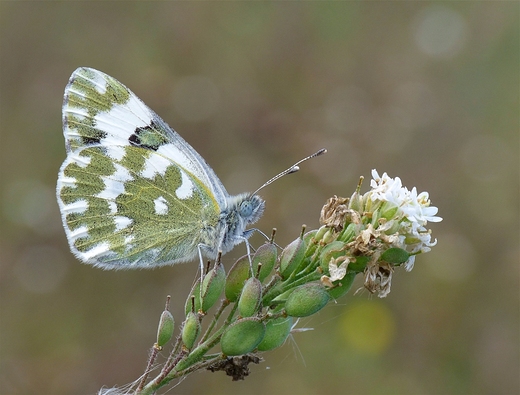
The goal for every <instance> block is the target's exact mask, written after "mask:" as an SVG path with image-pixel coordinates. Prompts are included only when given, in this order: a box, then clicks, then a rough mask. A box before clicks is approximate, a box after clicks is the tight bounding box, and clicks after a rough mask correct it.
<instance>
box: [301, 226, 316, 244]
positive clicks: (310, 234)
mask: <svg viewBox="0 0 520 395" xmlns="http://www.w3.org/2000/svg"><path fill="white" fill-rule="evenodd" d="M317 234H318V230H317V229H314V230H311V231H309V232H307V233H305V234H304V235H303V241H304V242H305V245H311V244H313V243H314V242H313V241H312V239H313V238H314V237H315V236H316V235H317Z"/></svg>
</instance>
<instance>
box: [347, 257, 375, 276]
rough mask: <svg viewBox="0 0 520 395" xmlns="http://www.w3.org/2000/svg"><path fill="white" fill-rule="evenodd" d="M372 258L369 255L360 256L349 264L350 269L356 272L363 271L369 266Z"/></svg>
mask: <svg viewBox="0 0 520 395" xmlns="http://www.w3.org/2000/svg"><path fill="white" fill-rule="evenodd" d="M369 260H370V258H369V257H368V256H358V257H356V260H355V261H354V262H350V263H349V264H348V270H353V271H355V272H356V273H361V272H362V271H364V270H365V268H366V267H367V263H368V261H369Z"/></svg>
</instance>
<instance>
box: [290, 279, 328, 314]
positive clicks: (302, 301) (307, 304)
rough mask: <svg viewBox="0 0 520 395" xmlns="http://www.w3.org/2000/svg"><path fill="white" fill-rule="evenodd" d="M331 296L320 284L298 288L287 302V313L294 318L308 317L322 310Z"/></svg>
mask: <svg viewBox="0 0 520 395" xmlns="http://www.w3.org/2000/svg"><path fill="white" fill-rule="evenodd" d="M329 299H330V296H329V294H328V292H327V290H326V289H325V287H324V286H323V285H321V284H319V283H310V284H304V285H301V286H299V287H298V288H296V289H295V290H294V291H293V292H292V293H291V294H290V295H289V296H288V297H287V301H286V302H285V311H286V312H287V315H290V316H292V317H307V316H309V315H312V314H314V313H316V312H317V311H319V310H321V309H322V308H323V307H324V306H325V305H326V304H327V302H328V301H329Z"/></svg>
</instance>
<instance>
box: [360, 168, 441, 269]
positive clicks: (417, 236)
mask: <svg viewBox="0 0 520 395" xmlns="http://www.w3.org/2000/svg"><path fill="white" fill-rule="evenodd" d="M372 178H373V179H372V180H371V181H370V186H371V187H372V190H371V191H369V192H368V193H367V195H368V197H369V198H370V200H371V201H372V202H373V203H376V204H377V203H380V204H385V202H388V203H387V205H388V206H389V207H392V206H393V207H397V212H396V213H395V215H394V220H397V221H399V230H398V233H399V243H398V244H400V247H401V248H403V249H406V250H407V251H408V252H409V253H411V254H412V256H410V259H408V261H407V262H406V263H405V265H404V266H405V268H406V270H407V271H410V270H412V268H413V265H414V263H415V254H417V253H419V252H428V251H430V249H431V248H430V247H432V246H434V245H435V244H437V239H435V240H434V241H431V233H430V231H429V230H428V229H426V225H427V223H428V221H430V222H440V221H442V218H441V217H437V216H435V214H437V212H438V208H437V207H434V206H430V199H429V195H428V192H421V193H420V194H417V189H416V188H415V187H413V188H412V190H411V191H409V190H408V189H407V188H406V187H404V186H403V185H402V183H401V179H400V178H399V177H396V178H391V177H389V176H388V175H387V174H386V173H383V175H382V176H381V177H380V176H379V173H378V172H377V171H376V170H375V169H374V170H372ZM388 225H390V224H387V226H388Z"/></svg>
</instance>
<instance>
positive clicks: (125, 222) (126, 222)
mask: <svg viewBox="0 0 520 395" xmlns="http://www.w3.org/2000/svg"><path fill="white" fill-rule="evenodd" d="M114 221H115V223H116V230H121V229H124V228H127V227H128V226H130V225H131V224H132V222H133V221H132V219H131V218H128V217H124V216H122V215H117V216H115V217H114Z"/></svg>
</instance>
